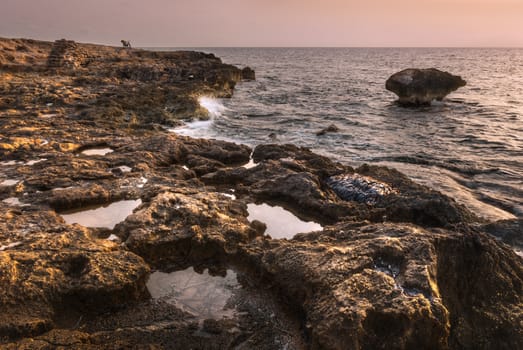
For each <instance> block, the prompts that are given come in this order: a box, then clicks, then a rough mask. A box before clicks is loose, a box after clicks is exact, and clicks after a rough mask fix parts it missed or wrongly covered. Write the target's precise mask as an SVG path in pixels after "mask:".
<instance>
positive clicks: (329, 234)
mask: <svg viewBox="0 0 523 350" xmlns="http://www.w3.org/2000/svg"><path fill="white" fill-rule="evenodd" d="M245 254H253V255H255V256H256V257H257V258H256V259H252V258H251V260H250V261H258V264H259V265H258V266H257V269H258V270H262V271H263V273H264V274H265V275H266V276H265V278H267V279H269V280H272V281H274V285H273V287H274V288H276V289H278V290H279V291H281V293H283V294H285V295H286V296H287V298H288V302H289V303H292V304H293V305H294V306H295V307H296V308H298V309H300V310H302V311H303V314H304V315H305V318H306V320H305V321H306V324H307V326H306V327H307V332H308V334H309V336H310V337H311V348H313V349H325V348H327V349H375V348H387V349H406V348H412V349H429V348H430V349H448V348H451V349H458V348H476V349H489V348H499V349H511V348H520V347H521V346H522V345H523V323H522V322H523V307H522V305H523V304H522V295H523V269H522V265H521V263H520V260H518V258H517V257H516V255H515V254H514V252H512V251H510V250H509V249H507V248H505V247H501V246H499V245H498V244H496V242H495V240H494V239H492V238H489V237H487V236H486V235H478V234H475V233H467V232H451V231H445V230H432V231H429V230H424V229H421V228H419V227H415V226H411V225H398V224H376V225H366V224H364V223H362V224H349V225H347V224H340V225H336V226H333V227H327V228H326V229H325V230H324V231H323V232H317V233H310V234H300V235H298V236H297V237H295V238H294V240H293V242H287V241H279V242H278V243H272V244H267V243H266V242H262V241H259V242H258V245H257V246H255V245H253V246H251V247H248V248H246V251H245Z"/></svg>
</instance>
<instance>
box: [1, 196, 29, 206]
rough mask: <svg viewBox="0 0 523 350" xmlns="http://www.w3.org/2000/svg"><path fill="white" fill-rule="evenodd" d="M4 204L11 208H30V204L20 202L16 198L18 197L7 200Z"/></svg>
mask: <svg viewBox="0 0 523 350" xmlns="http://www.w3.org/2000/svg"><path fill="white" fill-rule="evenodd" d="M2 202H4V203H6V204H8V205H11V206H18V207H27V206H29V204H24V203H22V202H20V200H19V199H18V198H16V197H10V198H6V199H4V200H3V201H2Z"/></svg>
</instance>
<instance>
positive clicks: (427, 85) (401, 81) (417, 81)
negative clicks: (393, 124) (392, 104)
mask: <svg viewBox="0 0 523 350" xmlns="http://www.w3.org/2000/svg"><path fill="white" fill-rule="evenodd" d="M466 84H467V83H466V81H465V80H463V79H461V77H459V76H456V75H452V74H450V73H447V72H442V71H440V70H438V69H435V68H429V69H413V68H409V69H405V70H402V71H401V72H398V73H395V74H393V75H392V76H391V77H390V78H389V79H387V81H386V83H385V87H386V89H387V90H389V91H392V92H394V93H395V94H396V95H398V97H399V99H398V102H399V103H400V104H402V105H426V104H430V103H431V102H432V101H434V100H437V101H441V100H442V99H443V98H445V96H447V95H448V94H449V93H451V92H452V91H455V90H457V89H458V88H460V87H462V86H465V85H466Z"/></svg>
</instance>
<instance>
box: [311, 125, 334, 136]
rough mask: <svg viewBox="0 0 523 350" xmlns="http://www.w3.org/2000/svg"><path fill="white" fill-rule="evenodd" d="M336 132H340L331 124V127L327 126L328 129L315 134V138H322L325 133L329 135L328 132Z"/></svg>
mask: <svg viewBox="0 0 523 350" xmlns="http://www.w3.org/2000/svg"><path fill="white" fill-rule="evenodd" d="M338 131H340V129H339V128H338V127H337V126H336V125H334V124H331V125H329V126H328V127H326V128H325V129H322V130H320V131H318V132H317V133H316V136H323V135H325V134H326V133H330V132H338Z"/></svg>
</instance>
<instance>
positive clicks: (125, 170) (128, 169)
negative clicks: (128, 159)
mask: <svg viewBox="0 0 523 350" xmlns="http://www.w3.org/2000/svg"><path fill="white" fill-rule="evenodd" d="M117 169H120V170H121V172H122V173H130V172H131V171H132V170H133V169H132V168H131V167H128V166H127V165H121V166H119V167H118V168H117Z"/></svg>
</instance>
